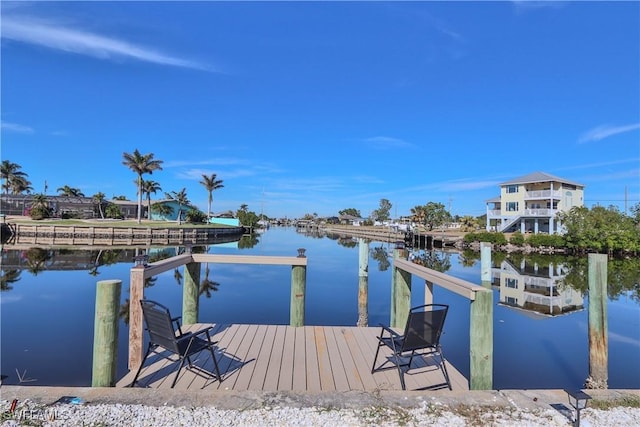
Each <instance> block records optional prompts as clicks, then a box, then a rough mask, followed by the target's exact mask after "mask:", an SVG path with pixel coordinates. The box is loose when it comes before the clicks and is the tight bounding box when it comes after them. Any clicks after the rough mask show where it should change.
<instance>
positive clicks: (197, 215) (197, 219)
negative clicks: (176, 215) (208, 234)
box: [184, 209, 207, 224]
mask: <svg viewBox="0 0 640 427" xmlns="http://www.w3.org/2000/svg"><path fill="white" fill-rule="evenodd" d="M184 218H185V219H186V220H187V222H191V223H197V224H200V223H203V222H206V219H207V214H205V213H204V212H201V211H199V210H197V209H191V210H190V211H189V212H187V213H186V215H185V216H184Z"/></svg>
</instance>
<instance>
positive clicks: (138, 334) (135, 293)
mask: <svg viewBox="0 0 640 427" xmlns="http://www.w3.org/2000/svg"><path fill="white" fill-rule="evenodd" d="M144 269H145V267H144V266H142V265H140V266H137V267H133V268H132V269H131V271H130V280H131V283H130V284H129V289H130V291H129V295H130V297H129V298H130V300H129V369H138V366H139V365H140V363H142V346H143V341H142V340H143V338H142V332H143V319H142V306H141V305H140V300H141V299H144Z"/></svg>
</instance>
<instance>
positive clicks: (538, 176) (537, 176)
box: [500, 172, 584, 187]
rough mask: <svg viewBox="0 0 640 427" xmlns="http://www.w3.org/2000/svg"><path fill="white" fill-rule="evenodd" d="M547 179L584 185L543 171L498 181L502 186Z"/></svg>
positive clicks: (545, 180)
mask: <svg viewBox="0 0 640 427" xmlns="http://www.w3.org/2000/svg"><path fill="white" fill-rule="evenodd" d="M548 181H553V182H560V183H562V184H569V185H575V186H578V187H584V184H579V183H577V182H574V181H569V180H568V179H564V178H560V177H557V176H554V175H550V174H548V173H545V172H533V173H530V174H528V175H523V176H521V177H518V178H514V179H511V180H509V181H505V182H502V183H500V185H501V186H503V185H514V184H529V183H533V182H548Z"/></svg>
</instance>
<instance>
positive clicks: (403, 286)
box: [390, 249, 411, 328]
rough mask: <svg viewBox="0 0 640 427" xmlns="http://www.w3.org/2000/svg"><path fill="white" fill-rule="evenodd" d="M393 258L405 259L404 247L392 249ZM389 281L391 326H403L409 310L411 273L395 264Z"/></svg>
mask: <svg viewBox="0 0 640 427" xmlns="http://www.w3.org/2000/svg"><path fill="white" fill-rule="evenodd" d="M393 258H394V260H395V259H405V260H406V259H407V251H406V250H405V249H394V251H393ZM391 279H392V282H391V321H390V324H391V327H392V328H404V327H405V325H406V323H407V319H408V318H409V311H410V310H411V273H408V272H406V271H404V270H403V269H401V268H398V267H396V266H395V264H394V267H393V271H392V278H391Z"/></svg>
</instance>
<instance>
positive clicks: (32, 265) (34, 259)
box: [25, 248, 51, 276]
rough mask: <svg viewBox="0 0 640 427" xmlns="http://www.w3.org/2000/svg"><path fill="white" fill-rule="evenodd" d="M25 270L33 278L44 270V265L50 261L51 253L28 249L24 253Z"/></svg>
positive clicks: (43, 250) (38, 249)
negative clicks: (25, 260)
mask: <svg viewBox="0 0 640 427" xmlns="http://www.w3.org/2000/svg"><path fill="white" fill-rule="evenodd" d="M25 258H26V259H27V265H28V267H27V270H28V271H29V272H30V273H32V274H33V275H34V276H37V275H38V273H40V272H42V271H43V270H44V269H45V264H46V262H47V261H49V260H50V259H51V253H50V252H49V251H47V250H45V249H42V248H30V249H28V250H27V251H26V252H25Z"/></svg>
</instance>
